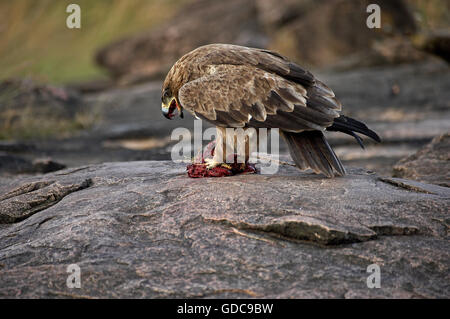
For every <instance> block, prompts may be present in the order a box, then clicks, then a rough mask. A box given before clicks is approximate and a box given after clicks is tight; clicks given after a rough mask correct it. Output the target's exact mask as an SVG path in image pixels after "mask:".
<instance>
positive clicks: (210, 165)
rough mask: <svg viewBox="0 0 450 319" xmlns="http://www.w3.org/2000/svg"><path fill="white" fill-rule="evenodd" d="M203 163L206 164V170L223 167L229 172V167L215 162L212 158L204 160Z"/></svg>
mask: <svg viewBox="0 0 450 319" xmlns="http://www.w3.org/2000/svg"><path fill="white" fill-rule="evenodd" d="M205 162H206V168H207V169H213V168H214V167H217V166H222V167H225V168H226V169H229V170H231V166H230V165H228V164H225V163H220V162H216V161H215V160H214V159H213V158H205Z"/></svg>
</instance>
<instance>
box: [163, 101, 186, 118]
mask: <svg viewBox="0 0 450 319" xmlns="http://www.w3.org/2000/svg"><path fill="white" fill-rule="evenodd" d="M161 111H162V114H163V115H164V116H165V117H166V118H168V119H169V120H171V119H172V118H173V117H174V116H175V115H176V111H178V113H179V114H180V117H181V118H183V110H182V108H181V107H180V105H178V103H177V100H176V99H175V98H172V99H171V100H170V102H169V103H168V104H164V103H162V105H161Z"/></svg>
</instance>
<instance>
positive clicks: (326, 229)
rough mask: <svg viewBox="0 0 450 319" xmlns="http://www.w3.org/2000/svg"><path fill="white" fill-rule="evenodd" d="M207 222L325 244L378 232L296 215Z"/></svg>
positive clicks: (357, 239) (358, 239)
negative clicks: (262, 220) (254, 220)
mask: <svg viewBox="0 0 450 319" xmlns="http://www.w3.org/2000/svg"><path fill="white" fill-rule="evenodd" d="M204 220H205V222H210V223H217V224H222V225H226V226H232V227H235V228H238V229H242V230H253V231H262V232H265V233H274V234H277V235H281V236H283V237H286V238H288V239H295V240H307V241H311V242H315V243H318V244H323V245H342V244H349V243H355V242H362V241H367V240H371V239H375V238H376V237H377V233H376V232H374V231H373V230H371V229H369V228H366V227H352V228H353V229H351V230H350V229H348V228H347V229H346V228H340V227H339V226H338V225H331V224H328V223H324V222H323V221H320V222H318V221H317V220H315V219H314V218H309V217H302V216H295V217H288V218H284V219H274V220H273V222H271V223H268V224H252V223H247V222H242V221H233V220H228V219H214V218H204Z"/></svg>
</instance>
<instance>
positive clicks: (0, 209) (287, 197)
mask: <svg viewBox="0 0 450 319" xmlns="http://www.w3.org/2000/svg"><path fill="white" fill-rule="evenodd" d="M348 170H349V175H347V176H346V177H344V178H336V179H332V180H330V179H324V178H321V177H320V176H317V175H312V174H309V173H307V172H306V173H302V172H300V171H298V170H297V169H296V168H294V167H291V166H286V165H283V166H281V167H280V170H279V172H278V173H277V174H276V175H245V176H244V175H241V176H233V177H227V178H220V179H214V178H210V179H189V178H187V177H186V173H185V165H184V164H175V163H172V162H168V161H147V162H128V163H105V164H101V165H89V166H84V167H79V168H76V169H73V168H71V169H66V170H63V171H59V172H55V173H51V174H47V175H43V176H35V177H30V176H29V177H20V178H15V179H9V178H4V179H1V180H0V194H5V195H2V197H1V198H0V216H1V217H0V219H1V221H2V223H3V224H1V225H0V269H1V276H0V296H1V297H19V298H25V297H69V298H80V297H86V298H97V297H147V298H158V297H162V298H164V297H177V298H189V297H191V298H192V297H200V298H203V297H205V298H217V297H273V298H307V297H310V298H311V297H312V298H323V297H340V298H342V297H345V298H360V297H394V298H405V297H406V298H416V297H421V298H438V297H440V298H448V297H450V288H449V285H448V283H449V270H450V269H449V267H450V258H449V257H450V254H449V250H448V245H449V238H448V227H449V222H450V220H449V217H448V207H449V201H450V190H449V189H448V188H446V187H439V186H436V185H429V184H424V183H420V182H415V181H408V180H404V179H395V178H392V179H391V178H382V179H380V178H379V177H378V176H377V175H375V174H373V173H367V172H365V171H363V170H360V169H348ZM74 263H75V264H77V265H78V266H79V267H80V269H81V285H82V286H81V288H80V289H76V288H75V289H69V288H68V287H67V286H66V279H67V276H68V273H67V272H66V270H67V267H68V265H70V264H74ZM374 263H376V264H378V265H379V266H380V268H381V288H379V289H369V288H367V285H366V280H367V277H368V276H369V274H368V273H367V272H366V269H367V266H369V265H371V264H374Z"/></svg>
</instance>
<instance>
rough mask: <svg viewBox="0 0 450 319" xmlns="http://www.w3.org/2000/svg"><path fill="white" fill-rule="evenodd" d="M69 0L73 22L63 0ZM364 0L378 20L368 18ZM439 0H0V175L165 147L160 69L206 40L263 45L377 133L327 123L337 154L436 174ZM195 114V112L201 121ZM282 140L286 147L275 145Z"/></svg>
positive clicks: (449, 52)
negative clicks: (360, 134)
mask: <svg viewBox="0 0 450 319" xmlns="http://www.w3.org/2000/svg"><path fill="white" fill-rule="evenodd" d="M70 3H76V4H78V5H79V6H80V7H81V28H80V29H69V28H68V27H67V26H66V19H67V17H68V16H69V13H66V7H67V6H68V5H69V4H70ZM370 3H376V4H378V5H379V6H380V7H381V28H380V29H369V28H368V27H367V26H366V19H367V17H368V16H369V14H370V13H367V12H366V8H367V6H368V5H369V4H370ZM449 7H450V2H449V1H447V0H377V1H374V0H371V1H365V0H353V1H350V0H227V1H218V0H103V1H88V0H78V1H74V0H71V1H65V0H58V1H55V0H40V1H35V0H15V1H10V0H0V178H13V177H14V176H16V175H18V174H38V173H46V172H51V171H55V170H59V169H62V168H64V167H75V166H82V165H87V164H91V163H101V162H106V161H107V162H110V161H128V160H163V159H170V148H171V145H173V143H174V142H173V141H170V133H171V131H172V129H174V128H175V127H187V128H191V129H192V127H193V118H192V117H190V116H187V117H186V118H185V119H184V120H181V119H176V120H172V121H167V120H166V119H165V118H163V117H162V116H161V112H160V89H161V84H162V80H163V79H164V76H165V74H166V73H167V71H168V70H169V68H170V67H171V66H172V64H173V63H174V62H175V61H176V60H177V59H178V58H180V57H181V56H182V55H183V54H185V53H187V52H188V51H190V50H192V49H194V48H196V47H198V46H200V45H204V44H208V43H234V44H240V45H246V46H252V47H261V48H269V49H271V50H275V51H277V52H279V53H281V54H283V55H285V56H288V57H289V58H291V59H292V60H294V61H295V62H297V63H298V64H300V65H302V66H303V67H306V68H309V69H310V70H311V71H312V72H313V73H314V74H316V75H317V77H318V78H319V79H320V80H322V81H323V82H325V83H326V84H327V85H328V86H330V87H331V88H332V89H333V90H334V91H335V93H336V95H337V97H338V98H339V99H340V100H341V102H342V103H343V107H344V113H345V114H346V115H349V116H352V117H355V118H357V119H359V120H362V121H364V122H366V123H367V124H368V125H369V126H370V127H371V128H372V129H374V130H375V131H377V132H378V133H379V134H380V136H381V137H382V139H383V143H382V144H374V143H372V142H370V141H368V140H366V145H367V147H366V150H365V151H363V150H361V149H359V146H358V145H357V144H356V143H355V141H354V140H352V138H350V137H346V136H344V135H342V134H333V133H330V134H329V139H330V143H331V144H332V145H333V146H334V148H335V151H336V153H337V154H338V156H340V158H341V159H343V162H344V164H346V165H351V166H359V167H364V168H366V169H367V170H371V171H375V172H377V173H379V174H380V175H386V176H392V175H394V176H400V177H407V178H413V179H417V180H422V181H426V182H431V183H435V184H438V185H443V186H449V185H450V182H449V180H450V176H449V171H450V169H449V168H450V167H449V162H450V138H449V134H448V132H449V131H450V69H449V62H450V8H449ZM204 124H205V125H204V127H206V126H207V125H206V123H204ZM281 150H282V152H283V153H287V149H286V147H285V146H284V145H283V146H282V147H281Z"/></svg>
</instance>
